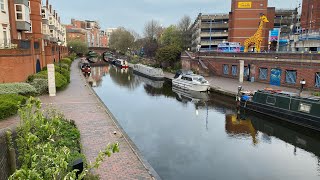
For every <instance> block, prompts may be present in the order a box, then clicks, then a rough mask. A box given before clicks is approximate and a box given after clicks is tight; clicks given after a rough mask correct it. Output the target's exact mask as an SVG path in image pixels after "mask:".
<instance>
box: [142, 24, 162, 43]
mask: <svg viewBox="0 0 320 180" xmlns="http://www.w3.org/2000/svg"><path fill="white" fill-rule="evenodd" d="M161 29H162V27H161V26H160V23H159V22H158V21H155V20H151V21H149V22H147V23H146V25H145V27H144V36H145V37H146V38H147V39H149V40H153V39H158V37H159V35H160V33H161Z"/></svg>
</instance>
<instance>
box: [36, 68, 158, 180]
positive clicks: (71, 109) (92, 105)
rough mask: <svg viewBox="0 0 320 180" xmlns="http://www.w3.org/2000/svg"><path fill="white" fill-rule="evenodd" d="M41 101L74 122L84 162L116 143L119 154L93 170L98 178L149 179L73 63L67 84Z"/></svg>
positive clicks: (146, 171) (141, 164)
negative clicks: (65, 87) (77, 129)
mask: <svg viewBox="0 0 320 180" xmlns="http://www.w3.org/2000/svg"><path fill="white" fill-rule="evenodd" d="M41 101H42V103H44V104H52V105H53V106H54V107H56V108H57V109H58V110H60V111H62V112H63V113H64V114H65V116H66V118H68V119H72V120H74V121H75V122H76V125H77V127H78V128H79V130H80V133H81V143H82V147H83V148H82V149H83V153H84V154H85V155H86V157H87V161H88V162H93V161H94V160H95V157H97V155H98V153H99V151H100V150H103V149H104V148H105V147H106V146H107V144H108V143H112V142H119V143H120V153H116V154H113V155H112V156H111V157H110V158H106V160H105V161H104V162H103V163H102V164H101V166H100V167H99V169H97V170H96V171H95V172H96V173H97V174H99V175H100V178H101V179H108V180H109V179H110V180H113V179H114V180H122V179H123V180H129V179H139V180H140V179H141V180H142V179H153V177H152V176H151V175H150V174H149V171H148V170H147V169H146V167H145V166H144V164H143V163H142V162H141V161H140V160H139V158H138V156H137V155H136V154H135V153H134V150H133V149H132V148H131V146H130V144H129V143H128V141H127V140H126V139H125V137H124V136H123V135H122V134H121V130H120V129H119V128H118V127H117V125H116V124H115V122H114V120H113V119H112V117H111V116H110V115H109V114H108V112H107V111H106V109H105V108H104V106H103V104H101V102H100V101H99V100H98V99H97V97H96V96H95V95H94V94H93V92H92V90H91V89H90V87H88V86H87V85H86V83H85V79H84V78H83V76H82V75H81V72H80V70H79V69H78V66H77V63H73V65H72V72H71V84H70V85H69V86H68V88H67V89H66V90H64V91H62V92H59V93H58V94H57V96H56V97H48V96H44V97H41ZM114 131H117V135H114V134H113V132H114Z"/></svg>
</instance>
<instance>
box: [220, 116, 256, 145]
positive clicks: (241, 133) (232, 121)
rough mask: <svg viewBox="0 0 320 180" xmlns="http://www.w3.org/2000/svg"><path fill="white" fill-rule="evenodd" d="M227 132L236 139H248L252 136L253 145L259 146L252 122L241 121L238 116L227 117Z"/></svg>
mask: <svg viewBox="0 0 320 180" xmlns="http://www.w3.org/2000/svg"><path fill="white" fill-rule="evenodd" d="M226 131H227V133H228V134H229V135H232V136H236V137H248V136H251V138H252V143H253V144H254V145H256V144H258V140H257V135H258V133H257V130H256V129H255V128H254V127H253V125H252V122H251V120H249V119H247V120H241V119H238V118H237V115H233V114H229V115H226Z"/></svg>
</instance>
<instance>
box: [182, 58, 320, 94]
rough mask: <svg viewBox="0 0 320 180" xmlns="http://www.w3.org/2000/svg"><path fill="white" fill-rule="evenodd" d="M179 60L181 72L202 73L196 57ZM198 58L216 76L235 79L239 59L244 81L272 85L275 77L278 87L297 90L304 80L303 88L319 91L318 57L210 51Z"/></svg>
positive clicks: (319, 60) (237, 76)
mask: <svg viewBox="0 0 320 180" xmlns="http://www.w3.org/2000/svg"><path fill="white" fill-rule="evenodd" d="M181 59H182V67H183V68H184V69H194V70H199V71H200V72H201V71H202V72H204V69H201V66H200V65H199V62H198V60H197V59H198V58H195V59H191V58H190V57H189V56H188V55H186V54H183V55H182V56H181ZM200 59H201V60H202V62H203V63H204V64H205V65H206V66H207V67H208V68H209V70H210V73H213V75H215V76H223V77H228V78H234V79H238V78H239V71H240V60H243V61H244V80H251V79H254V81H256V82H262V83H266V84H272V83H274V77H276V78H278V79H277V81H276V82H277V83H278V84H277V85H278V86H286V87H295V88H299V87H300V81H301V80H302V79H304V80H306V86H305V87H306V88H308V89H314V90H320V54H309V53H307V54H302V53H297V54H285V53H217V52H211V53H201V55H200ZM252 77H253V78H252ZM273 85H275V84H273ZM266 87H268V85H266Z"/></svg>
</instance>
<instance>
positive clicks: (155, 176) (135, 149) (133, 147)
mask: <svg viewBox="0 0 320 180" xmlns="http://www.w3.org/2000/svg"><path fill="white" fill-rule="evenodd" d="M81 78H82V80H83V81H84V83H85V84H86V85H87V87H88V89H89V90H90V91H91V92H92V94H93V95H94V96H95V98H96V99H97V100H98V101H99V103H100V104H101V105H102V107H104V109H105V111H106V112H107V114H108V115H109V116H110V117H111V120H112V122H113V123H114V124H115V125H116V127H117V128H118V129H119V130H120V131H121V133H122V135H123V137H124V138H125V140H126V142H127V143H128V144H129V146H130V148H131V150H132V151H133V153H134V154H135V155H136V156H137V157H138V159H139V161H140V162H141V163H142V165H143V166H144V168H145V169H146V170H147V171H148V173H149V175H150V176H151V177H152V178H153V179H157V180H161V177H160V176H159V175H158V173H157V172H156V171H155V170H154V169H153V167H152V166H151V165H150V164H149V162H148V161H147V160H146V159H145V158H144V156H143V155H142V154H141V152H140V151H139V149H138V147H137V146H136V145H135V144H134V142H133V141H132V140H131V139H130V137H129V136H128V135H127V133H126V132H125V131H124V129H123V128H122V127H121V125H120V124H119V121H118V120H117V119H116V117H115V116H114V115H113V114H112V113H111V111H110V110H109V108H108V107H107V106H106V105H105V104H104V103H103V101H102V99H101V98H100V97H99V96H98V94H97V93H96V92H95V91H94V90H93V88H92V87H91V86H90V84H89V83H88V82H87V81H86V80H85V77H84V76H83V74H82V75H81Z"/></svg>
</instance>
